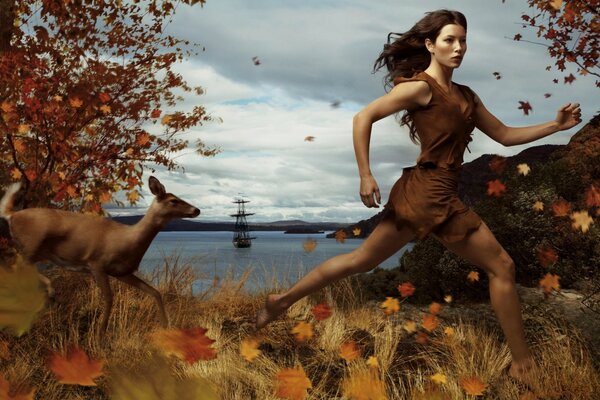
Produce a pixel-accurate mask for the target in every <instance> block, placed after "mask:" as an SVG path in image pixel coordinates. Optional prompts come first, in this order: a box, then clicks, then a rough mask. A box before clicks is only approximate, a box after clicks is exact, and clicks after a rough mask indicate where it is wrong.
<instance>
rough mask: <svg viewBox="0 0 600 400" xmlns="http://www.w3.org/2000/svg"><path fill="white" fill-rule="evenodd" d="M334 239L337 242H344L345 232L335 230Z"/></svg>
mask: <svg viewBox="0 0 600 400" xmlns="http://www.w3.org/2000/svg"><path fill="white" fill-rule="evenodd" d="M335 241H336V242H338V243H344V242H345V241H346V232H344V231H341V230H340V231H337V232H336V233H335Z"/></svg>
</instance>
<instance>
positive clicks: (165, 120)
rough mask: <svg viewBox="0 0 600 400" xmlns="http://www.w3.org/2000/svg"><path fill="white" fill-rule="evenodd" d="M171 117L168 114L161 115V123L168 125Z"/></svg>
mask: <svg viewBox="0 0 600 400" xmlns="http://www.w3.org/2000/svg"><path fill="white" fill-rule="evenodd" d="M172 118H173V117H171V116H170V115H165V116H164V117H162V120H161V121H160V122H161V123H162V124H163V125H169V123H170V122H171V119H172Z"/></svg>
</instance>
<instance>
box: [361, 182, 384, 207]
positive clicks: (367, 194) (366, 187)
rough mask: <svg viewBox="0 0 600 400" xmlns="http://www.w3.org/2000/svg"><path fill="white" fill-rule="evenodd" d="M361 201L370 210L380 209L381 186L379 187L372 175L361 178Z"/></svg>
mask: <svg viewBox="0 0 600 400" xmlns="http://www.w3.org/2000/svg"><path fill="white" fill-rule="evenodd" d="M360 199H361V200H362V202H363V204H364V205H365V206H367V207H369V208H379V204H380V203H381V194H380V193H379V186H377V182H376V181H375V178H373V176H372V175H369V176H368V177H365V178H360Z"/></svg>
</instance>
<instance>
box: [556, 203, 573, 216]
mask: <svg viewBox="0 0 600 400" xmlns="http://www.w3.org/2000/svg"><path fill="white" fill-rule="evenodd" d="M570 210H571V204H570V203H569V202H568V201H566V200H565V199H560V200H559V201H557V202H555V203H552V212H553V213H554V216H555V217H566V216H567V215H569V211H570Z"/></svg>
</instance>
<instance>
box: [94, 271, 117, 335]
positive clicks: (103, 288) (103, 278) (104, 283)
mask: <svg viewBox="0 0 600 400" xmlns="http://www.w3.org/2000/svg"><path fill="white" fill-rule="evenodd" d="M91 272H92V275H94V279H95V280H96V283H97V284H98V287H99V288H100V293H101V294H102V299H103V300H104V313H103V315H102V320H101V322H100V338H103V337H104V334H105V333H106V328H107V327H108V318H109V317H110V312H111V310H112V305H113V293H112V290H111V289H110V282H109V280H108V275H106V274H105V273H104V272H102V271H98V270H96V269H94V268H92V269H91Z"/></svg>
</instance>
